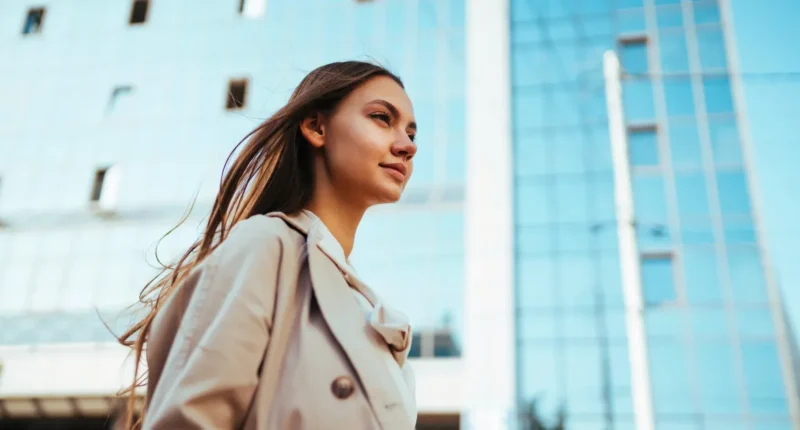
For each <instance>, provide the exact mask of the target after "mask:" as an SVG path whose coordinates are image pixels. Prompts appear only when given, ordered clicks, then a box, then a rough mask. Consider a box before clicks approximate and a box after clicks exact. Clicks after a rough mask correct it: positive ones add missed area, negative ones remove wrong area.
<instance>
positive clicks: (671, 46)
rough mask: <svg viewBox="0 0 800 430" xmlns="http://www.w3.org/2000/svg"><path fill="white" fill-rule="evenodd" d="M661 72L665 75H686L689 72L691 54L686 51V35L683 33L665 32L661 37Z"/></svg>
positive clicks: (659, 41) (659, 42)
mask: <svg viewBox="0 0 800 430" xmlns="http://www.w3.org/2000/svg"><path fill="white" fill-rule="evenodd" d="M658 44H659V47H660V50H661V70H663V71H664V73H686V72H688V71H689V52H688V51H687V50H686V35H685V34H684V32H683V30H681V31H664V32H662V33H661V35H660V36H659V40H658Z"/></svg>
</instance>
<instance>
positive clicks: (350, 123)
mask: <svg viewBox="0 0 800 430" xmlns="http://www.w3.org/2000/svg"><path fill="white" fill-rule="evenodd" d="M415 133H416V124H415V120H414V113H413V109H412V105H411V101H410V100H409V98H408V96H407V95H406V93H405V90H404V88H403V84H402V82H401V81H400V79H399V78H398V77H397V76H395V75H393V74H391V73H390V72H388V71H387V70H385V69H383V68H381V67H378V66H375V65H372V64H368V63H362V62H342V63H333V64H329V65H326V66H322V67H320V68H318V69H316V70H314V71H312V72H311V73H310V74H309V75H308V76H306V77H305V79H303V81H302V82H301V83H300V85H299V86H298V87H297V89H296V90H295V91H294V93H293V94H292V96H291V98H290V99H289V102H288V104H287V105H286V106H285V107H283V108H282V109H280V110H279V111H278V112H277V113H275V115H273V116H272V117H271V118H269V119H267V120H266V121H265V122H264V123H263V124H261V125H260V126H259V127H258V128H257V129H256V130H254V131H253V132H252V133H250V134H249V135H248V137H247V138H245V141H246V142H247V143H246V144H245V145H244V147H243V148H242V149H241V151H240V152H239V153H238V155H236V156H235V160H234V161H233V163H232V165H231V166H230V168H229V169H228V170H227V173H226V174H225V176H224V180H223V181H222V184H221V186H220V189H219V192H218V194H217V197H216V201H215V203H214V206H213V208H212V210H211V214H210V217H209V221H208V224H207V226H206V228H205V232H204V234H203V235H202V237H201V238H200V239H199V240H198V241H197V242H195V243H194V244H193V245H192V246H191V247H190V248H189V250H188V251H187V252H186V254H185V255H184V256H183V257H182V258H181V259H180V260H179V262H178V263H177V264H176V265H175V266H172V267H168V268H167V269H165V272H164V273H162V274H161V275H160V276H159V277H157V278H156V279H154V281H153V282H152V283H151V284H149V285H148V286H147V287H146V288H145V290H144V291H143V293H142V302H144V303H145V304H146V305H147V306H148V307H149V314H147V316H146V317H145V318H144V319H143V320H142V321H141V322H139V323H138V324H136V325H135V326H134V327H132V328H131V329H130V330H129V331H128V332H127V333H125V334H123V335H122V336H121V338H120V340H121V341H122V342H123V343H125V344H126V345H129V346H132V347H133V348H134V351H135V355H136V363H137V364H138V363H139V359H140V357H141V355H142V353H143V351H145V350H146V353H145V354H146V357H147V367H148V374H147V375H146V376H145V377H141V378H139V380H138V386H141V385H142V384H143V383H145V378H146V384H147V397H146V402H145V403H146V404H145V411H144V413H143V417H142V419H141V421H140V422H137V423H135V424H134V423H133V422H132V421H133V418H132V415H130V416H129V418H128V419H129V421H128V422H129V424H128V425H129V426H139V425H142V426H143V427H145V428H148V429H188V428H202V429H234V428H248V429H280V430H284V429H287V430H288V429H348V430H355V429H378V428H382V429H411V428H413V427H414V426H415V423H416V414H417V412H416V405H415V396H414V380H413V376H412V373H411V370H410V368H409V366H408V365H407V364H406V356H407V354H408V350H409V344H410V341H411V332H410V326H409V324H408V321H407V319H406V318H405V316H404V315H403V314H401V313H399V312H397V311H395V310H393V309H391V308H390V307H388V306H387V305H386V304H385V303H384V302H382V301H381V299H380V298H378V296H377V295H376V294H375V293H374V292H373V291H372V290H371V289H370V288H369V287H368V286H367V285H366V284H364V283H363V282H362V281H361V280H360V279H359V278H358V276H357V275H356V273H355V271H354V270H353V269H352V267H351V266H350V264H349V262H348V259H347V257H348V255H349V254H350V251H351V249H352V247H353V240H354V237H355V234H356V229H357V228H358V225H359V222H360V221H361V218H362V216H363V215H364V212H365V211H366V210H367V208H369V207H370V206H372V205H376V204H380V203H390V202H395V201H397V200H398V199H399V198H400V195H401V194H402V192H403V189H404V188H405V185H406V183H407V182H408V179H409V177H410V176H411V172H412V169H413V162H412V160H413V157H414V154H415V153H416V151H417V147H416V145H415V144H414V135H415ZM243 142H244V141H243ZM232 156H233V154H232ZM398 227H399V228H400V226H398ZM145 345H146V348H145ZM136 375H137V377H139V368H138V365H137V368H136ZM143 376H144V375H143ZM136 386H137V384H134V385H133V386H132V387H130V393H129V395H130V396H131V397H130V399H129V400H130V402H129V406H132V405H133V400H134V397H133V396H134V392H133V391H134V389H135V387H136ZM132 411H133V407H129V414H132Z"/></svg>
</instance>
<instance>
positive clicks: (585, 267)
mask: <svg viewBox="0 0 800 430" xmlns="http://www.w3.org/2000/svg"><path fill="white" fill-rule="evenodd" d="M559 263H560V265H559V269H560V270H559V278H558V279H559V284H558V290H559V291H560V292H561V297H562V299H563V303H562V305H563V306H564V307H567V308H585V309H594V306H595V304H596V301H597V300H596V299H597V297H596V296H595V291H596V289H597V288H596V287H597V275H596V270H595V267H594V262H593V260H592V257H591V254H581V253H574V254H567V255H561V256H560V257H559Z"/></svg>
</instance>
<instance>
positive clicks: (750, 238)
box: [722, 217, 756, 245]
mask: <svg viewBox="0 0 800 430" xmlns="http://www.w3.org/2000/svg"><path fill="white" fill-rule="evenodd" d="M722 228H723V235H724V237H725V242H727V243H728V244H750V245H755V244H756V228H755V225H753V220H752V219H750V218H749V217H746V218H743V219H742V218H739V217H736V218H733V217H730V218H723V220H722Z"/></svg>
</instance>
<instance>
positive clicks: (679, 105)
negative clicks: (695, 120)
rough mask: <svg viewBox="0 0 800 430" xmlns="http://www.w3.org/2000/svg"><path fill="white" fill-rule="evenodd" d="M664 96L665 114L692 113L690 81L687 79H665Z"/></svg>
mask: <svg viewBox="0 0 800 430" xmlns="http://www.w3.org/2000/svg"><path fill="white" fill-rule="evenodd" d="M664 96H665V98H666V100H667V115H669V116H689V115H694V99H693V98H692V81H690V80H689V79H665V80H664Z"/></svg>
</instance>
